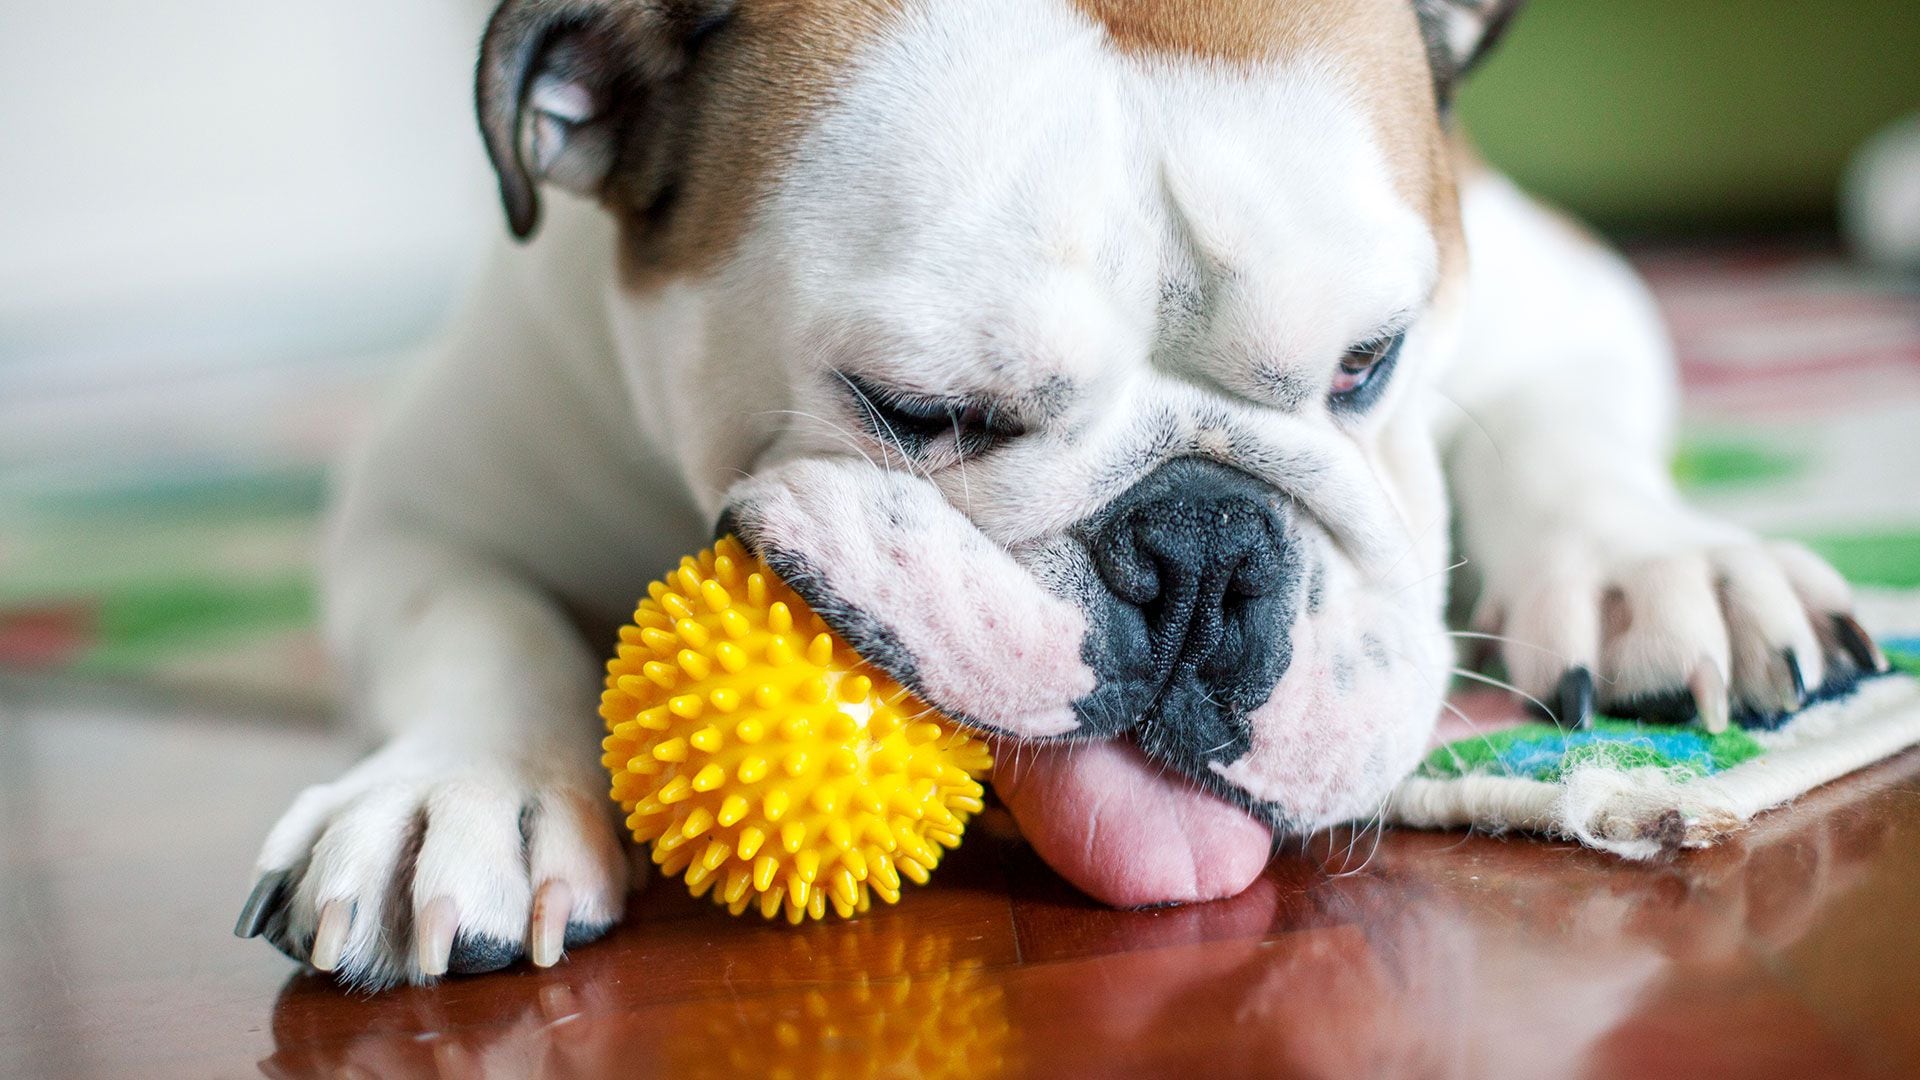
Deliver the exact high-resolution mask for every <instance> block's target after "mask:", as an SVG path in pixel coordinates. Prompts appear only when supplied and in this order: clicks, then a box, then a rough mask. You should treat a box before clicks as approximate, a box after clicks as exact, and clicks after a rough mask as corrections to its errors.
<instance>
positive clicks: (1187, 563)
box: [1089, 460, 1291, 660]
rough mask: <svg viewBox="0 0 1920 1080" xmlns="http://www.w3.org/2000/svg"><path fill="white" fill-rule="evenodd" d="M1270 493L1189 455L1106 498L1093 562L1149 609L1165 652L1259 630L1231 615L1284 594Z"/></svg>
mask: <svg viewBox="0 0 1920 1080" xmlns="http://www.w3.org/2000/svg"><path fill="white" fill-rule="evenodd" d="M1269 495H1270V490H1269V489H1267V488H1266V487H1265V485H1263V484H1261V483H1260V482H1259V481H1257V480H1255V479H1253V478H1252V477H1250V476H1247V475H1246V474H1244V473H1241V472H1238V471H1236V470H1233V469H1229V468H1226V467H1225V466H1221V465H1215V464H1212V463H1210V462H1204V461H1196V460H1182V461H1176V462H1171V463H1169V464H1167V465H1165V466H1162V467H1161V468H1160V469H1158V470H1156V471H1155V472H1154V473H1153V474H1151V475H1149V476H1148V477H1147V478H1146V479H1144V480H1142V481H1140V482H1139V483H1138V484H1136V485H1134V487H1133V488H1131V489H1129V490H1128V491H1127V493H1126V494H1124V495H1122V496H1121V497H1120V498H1119V499H1117V500H1115V502H1114V503H1113V504H1112V505H1111V506H1109V507H1108V510H1107V512H1106V514H1105V515H1104V516H1103V519H1102V520H1101V521H1100V522H1099V523H1098V525H1097V526H1096V527H1095V528H1094V529H1093V531H1092V534H1091V535H1090V537H1089V539H1090V541H1091V543H1090V547H1091V550H1092V554H1093V556H1094V560H1095V564H1096V566H1097V567H1098V569H1099V573H1100V575H1101V577H1102V578H1103V579H1105V582H1106V584H1107V587H1108V588H1109V589H1110V590H1111V591H1112V593H1113V595H1114V596H1115V597H1116V598H1117V599H1119V600H1120V601H1122V602H1124V603H1126V604H1128V605H1131V606H1132V607H1134V608H1137V609H1139V611H1140V613H1141V614H1142V615H1143V616H1144V618H1145V620H1146V623H1147V627H1148V629H1149V633H1150V634H1151V635H1152V636H1153V637H1154V639H1155V640H1156V642H1157V645H1156V648H1155V652H1156V653H1157V654H1159V655H1161V656H1163V657H1167V656H1173V655H1182V656H1186V657H1188V658H1189V659H1190V660H1198V659H1200V658H1203V657H1205V656H1207V655H1209V654H1210V653H1211V652H1213V651H1215V650H1216V649H1218V648H1221V647H1222V646H1223V643H1230V642H1231V641H1237V640H1239V639H1241V638H1246V637H1248V635H1250V634H1255V630H1254V629H1253V628H1247V627H1238V626H1235V625H1229V624H1234V623H1237V622H1239V621H1243V620H1244V619H1246V618H1248V617H1249V616H1248V615H1247V614H1246V613H1247V612H1248V611H1249V610H1250V608H1251V606H1252V605H1255V604H1256V603H1257V602H1258V601H1260V600H1261V599H1262V598H1264V597H1268V596H1272V595H1274V594H1275V593H1278V592H1279V591H1280V590H1281V589H1282V588H1283V587H1284V584H1285V579H1286V577H1287V575H1288V573H1289V572H1290V570H1289V567H1290V565H1291V561H1290V559H1289V558H1288V554H1287V549H1286V547H1285V540H1284V528H1285V527H1284V525H1283V523H1282V522H1281V521H1280V520H1279V519H1278V514H1277V512H1276V510H1275V507H1274V504H1273V501H1272V500H1271V499H1270V498H1268V496H1269ZM1255 636H1257V634H1255ZM1232 651H1239V650H1237V649H1235V650H1232Z"/></svg>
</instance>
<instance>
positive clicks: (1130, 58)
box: [757, 0, 1437, 378]
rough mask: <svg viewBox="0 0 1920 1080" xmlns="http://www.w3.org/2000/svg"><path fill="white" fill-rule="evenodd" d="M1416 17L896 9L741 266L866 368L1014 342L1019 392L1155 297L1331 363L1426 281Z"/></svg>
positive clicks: (1138, 9)
mask: <svg viewBox="0 0 1920 1080" xmlns="http://www.w3.org/2000/svg"><path fill="white" fill-rule="evenodd" d="M1207 8H1218V9H1219V10H1217V11H1215V12H1213V13H1212V14H1209V13H1207V12H1206V11H1204V10H1202V9H1207ZM1368 8H1374V11H1373V14H1374V15H1375V16H1377V17H1379V18H1380V19H1382V20H1384V25H1383V26H1373V25H1369V24H1368V23H1367V22H1366V19H1365V18H1363V17H1362V15H1361V14H1359V13H1363V12H1364V11H1365V10H1366V9H1368ZM1410 10H1411V9H1410V8H1408V7H1406V6H1405V5H1403V4H1397V3H1383V4H1382V5H1380V6H1378V7H1375V5H1372V4H1370V3H1368V2H1366V0H1359V2H1353V0H1344V2H1341V3H1327V4H1316V3H1301V2H1293V3H1272V4H1266V5H1261V6H1260V7H1259V9H1258V10H1255V8H1254V7H1253V6H1251V5H1224V4H1221V5H1212V4H1194V3H1169V4H1164V5H1156V4H1139V3H1129V4H1117V3H1110V2H1108V3H1101V2H1096V0H1084V2H1082V3H1071V2H1068V0H1039V2H1035V0H1007V2H999V0H974V2H969V3H910V4H908V5H906V6H904V7H902V8H900V9H899V10H897V11H895V12H894V13H893V14H892V16H891V17H890V18H888V19H887V20H885V21H884V22H882V23H879V24H876V25H875V27H874V28H873V29H874V32H873V34H872V36H871V37H870V38H869V39H867V40H866V41H864V42H862V43H861V44H860V45H859V47H857V48H856V49H854V50H853V51H851V52H850V53H849V55H848V57H847V60H846V62H845V65H844V67H843V68H842V69H841V73H840V75H841V78H840V83H839V86H838V87H837V88H836V90H835V92H834V94H833V96H832V98H831V100H830V101H829V102H828V103H827V104H826V105H825V107H824V108H823V109H822V111H821V113H820V115H818V116H816V117H814V118H813V123H812V125H811V126H810V128H809V130H808V131H807V133H806V134H805V135H804V136H802V138H801V140H800V142H799V144H798V146H797V148H796V152H795V153H794V154H793V156H792V159H791V161H790V163H789V165H788V167H787V171H786V173H785V175H784V176H783V177H782V178H781V181H780V183H779V185H778V186H777V188H776V189H775V191H774V192H773V193H772V194H771V196H770V198H769V199H768V200H767V202H766V203H765V204H764V206H765V209H766V211H767V212H766V214H765V215H764V217H763V220H762V222H761V224H762V229H761V233H762V235H763V236H764V237H766V238H767V241H766V244H765V246H764V247H762V248H761V250H760V251H759V252H758V253H757V255H758V256H760V257H763V258H771V259H775V260H778V259H780V258H783V257H784V258H787V259H789V260H796V259H797V260H799V261H800V263H801V265H800V266H797V267H795V269H796V270H798V271H800V272H797V273H794V274H792V275H789V279H788V280H789V283H799V287H800V288H802V289H812V290H814V291H815V293H816V294H817V295H815V296H813V297H811V300H812V301H814V302H813V303H810V304H809V303H808V298H802V299H801V303H802V304H803V305H807V306H809V307H810V308H811V309H813V310H815V311H832V312H838V313H841V314H842V315H843V316H844V317H843V318H842V320H841V323H842V325H841V326H840V329H842V330H844V331H845V337H846V340H847V341H849V342H860V343H862V347H864V348H867V349H879V350H887V349H897V350H899V351H901V352H907V353H912V354H914V355H917V356H921V357H928V356H929V355H930V353H932V352H935V351H938V350H940V349H943V348H946V349H952V350H953V351H954V353H955V354H956V355H955V357H954V358H953V359H954V362H955V363H966V362H970V361H976V362H985V363H991V358H992V356H993V354H994V351H995V345H996V343H995V342H992V341H981V340H971V339H970V337H978V336H979V335H981V334H987V335H991V334H994V333H1003V332H1006V331H1009V330H1012V329H1015V328H1024V330H1023V332H1022V333H1021V334H1020V338H1021V340H1020V341H1018V342H1013V343H1004V344H1005V345H1006V349H1007V351H1009V352H1012V351H1019V352H1021V353H1022V354H1023V355H1021V356H1019V357H1017V358H1012V357H1010V358H1009V359H1016V360H1017V363H1018V364H1019V365H1021V366H1023V367H1025V368H1026V369H1027V370H1026V372H1025V376H1026V377H1031V376H1032V374H1033V371H1032V365H1033V364H1034V363H1035V361H1036V359H1038V360H1041V361H1043V362H1046V361H1050V362H1051V364H1052V366H1055V367H1057V368H1059V369H1060V370H1059V374H1061V375H1063V376H1066V377H1070V378H1071V377H1075V376H1078V375H1082V374H1085V372H1086V371H1087V370H1089V369H1093V368H1097V367H1099V366H1100V357H1101V356H1103V355H1107V354H1109V353H1110V352H1111V351H1112V350H1111V349H1109V348H1107V346H1109V345H1114V344H1116V343H1114V342H1111V341H1103V340H1102V336H1103V335H1107V336H1111V335H1127V334H1129V333H1132V334H1137V335H1140V336H1143V337H1144V336H1146V335H1150V334H1151V333H1152V328H1151V326H1150V325H1148V324H1150V323H1151V322H1152V321H1153V319H1154V314H1155V311H1156V307H1157V301H1158V299H1159V297H1160V295H1161V294H1162V293H1163V292H1164V291H1165V290H1166V289H1167V288H1169V282H1170V281H1181V282H1186V283H1196V282H1197V283H1199V286H1196V288H1199V287H1201V286H1204V287H1205V288H1206V290H1207V291H1209V292H1216V293H1219V294H1221V296H1224V297H1226V298H1227V299H1226V300H1225V301H1223V300H1222V299H1221V296H1210V297H1208V299H1207V302H1208V303H1210V304H1211V303H1229V304H1230V303H1231V297H1232V295H1233V294H1236V293H1237V294H1241V295H1243V296H1245V297H1247V298H1248V299H1247V300H1246V303H1245V304H1244V305H1243V306H1246V307H1248V308H1250V309H1255V310H1256V312H1257V314H1254V315H1250V316H1249V317H1252V318H1257V319H1259V320H1260V321H1263V322H1267V323H1270V325H1266V326H1260V327H1251V326H1249V327H1247V328H1246V330H1245V332H1246V333H1247V334H1248V335H1250V336H1259V337H1264V338H1268V339H1271V340H1284V341H1285V342H1286V343H1287V344H1288V346H1289V348H1290V349H1297V350H1299V351H1300V352H1301V354H1302V355H1303V356H1305V355H1314V354H1324V353H1325V352H1326V351H1328V350H1333V351H1334V353H1335V354H1336V355H1337V352H1338V350H1339V349H1342V348H1344V347H1346V346H1347V345H1349V344H1351V343H1352V342H1353V341H1355V340H1361V339H1363V338H1364V336H1365V335H1366V334H1367V333H1368V332H1370V331H1373V330H1377V329H1378V326H1379V323H1380V321H1381V320H1382V319H1383V318H1384V317H1387V316H1390V315H1392V314H1393V313H1394V312H1395V311H1396V310H1405V309H1412V308H1415V307H1417V306H1418V305H1419V304H1420V303H1421V302H1422V301H1424V299H1425V298H1426V295H1427V294H1428V293H1429V292H1430V291H1431V289H1432V287H1433V284H1434V281H1433V278H1434V274H1435V265H1436V261H1437V256H1436V250H1435V239H1434V237H1435V232H1436V229H1435V227H1434V222H1433V220H1432V217H1431V213H1430V210H1431V207H1432V205H1433V198H1432V188H1433V186H1434V184H1435V183H1436V179H1435V176H1434V174H1433V170H1432V167H1431V157H1430V155H1429V150H1430V147H1429V146H1428V145H1427V143H1428V142H1429V141H1431V140H1432V139H1433V138H1435V133H1436V131H1437V124H1436V123H1435V121H1434V119H1433V116H1432V111H1433V107H1432V105H1431V101H1430V94H1431V91H1430V90H1428V89H1427V85H1428V84H1427V81H1426V79H1427V76H1426V74H1425V72H1424V70H1423V68H1422V65H1423V64H1424V59H1423V57H1424V53H1423V52H1422V48H1421V46H1420V44H1419V39H1418V33H1417V28H1416V26H1415V24H1414V21H1413V18H1412V16H1411V14H1410ZM1394 65H1399V67H1400V68H1404V70H1401V71H1398V73H1396V70H1395V66H1394ZM1396 95H1399V97H1398V98H1396ZM1409 115H1410V117H1411V118H1409ZM1423 118H1424V126H1423V123H1422V119H1423ZM1183 287H1184V286H1183ZM963 327H970V328H972V329H971V330H970V331H969V330H966V329H963ZM1095 328H1097V329H1095ZM890 331H891V332H890ZM912 337H917V338H919V340H899V339H900V338H912ZM1321 337H1324V338H1325V340H1319V338H1321ZM1035 354H1039V355H1038V356H1037V357H1036V355H1035ZM1276 359H1279V360H1284V359H1285V358H1284V357H1278V358H1276Z"/></svg>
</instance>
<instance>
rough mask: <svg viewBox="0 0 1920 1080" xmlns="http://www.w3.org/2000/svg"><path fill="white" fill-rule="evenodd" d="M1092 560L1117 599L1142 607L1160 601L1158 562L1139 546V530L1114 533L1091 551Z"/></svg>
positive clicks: (1157, 559)
mask: <svg viewBox="0 0 1920 1080" xmlns="http://www.w3.org/2000/svg"><path fill="white" fill-rule="evenodd" d="M1094 559H1095V561H1096V563H1097V564H1098V565H1099V569H1100V576H1101V577H1103V578H1105V579H1106V582H1107V587H1108V588H1110V589H1112V590H1113V592H1114V595H1116V596H1118V597H1119V598H1120V599H1122V600H1125V601H1126V602H1127V603H1129V604H1132V605H1134V606H1135V607H1143V606H1145V605H1147V604H1151V603H1153V602H1154V601H1155V600H1158V599H1159V598H1160V590H1161V574H1160V560H1159V557H1158V556H1157V555H1155V554H1154V552H1153V549H1152V547H1151V546H1150V545H1148V544H1146V543H1143V542H1142V538H1141V537H1140V535H1139V532H1138V530H1136V529H1134V528H1130V527H1123V528H1119V529H1115V530H1113V531H1112V533H1111V535H1110V536H1109V537H1108V538H1107V540H1106V542H1104V543H1101V544H1098V545H1096V546H1095V547H1094Z"/></svg>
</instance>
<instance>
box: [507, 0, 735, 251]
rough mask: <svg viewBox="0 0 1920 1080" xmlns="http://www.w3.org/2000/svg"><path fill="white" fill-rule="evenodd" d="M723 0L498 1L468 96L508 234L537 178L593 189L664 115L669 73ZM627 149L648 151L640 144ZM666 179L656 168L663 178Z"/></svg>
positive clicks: (517, 231)
mask: <svg viewBox="0 0 1920 1080" xmlns="http://www.w3.org/2000/svg"><path fill="white" fill-rule="evenodd" d="M729 7H730V4H729V2H728V0H505V2H504V3H502V4H501V5H500V7H499V8H498V9H496V10H495V11H494V13H493V18H492V19H491V20H489V21H488V23H487V32H486V36H485V37H484V38H483V39H482V41H481V43H480V64H479V70H478V71H477V72H476V75H475V84H476V85H475V99H476V104H477V107H478V110H479V114H480V115H479V119H480V133H481V135H482V136H483V137H484V138H485V139H486V143H487V156H488V157H490V158H491V159H492V160H493V168H494V171H495V172H496V173H497V174H498V175H499V178H500V199H501V201H502V202H503V203H504V204H505V206H506V211H507V222H508V224H509V225H510V226H511V227H512V229H513V233H514V235H515V236H517V237H520V238H521V239H525V238H526V237H528V236H530V235H532V233H533V230H534V226H535V225H536V224H537V223H538V222H539V218H540V196H539V190H538V189H539V184H540V183H541V182H542V181H547V182H551V183H553V184H555V185H557V186H559V187H562V188H565V189H567V190H570V191H574V192H579V193H581V194H594V193H596V192H598V191H600V190H601V188H602V186H603V185H604V184H605V182H606V180H607V177H608V175H609V173H610V172H611V171H612V170H613V169H614V168H615V167H616V166H619V165H621V163H622V162H623V160H624V159H626V158H628V157H630V156H636V155H635V148H634V147H631V146H629V145H628V144H629V143H631V142H632V141H634V140H636V139H646V138H649V137H650V136H651V135H652V134H654V131H653V129H656V128H658V127H661V126H663V124H665V123H668V122H670V121H671V117H672V113H673V107H674V106H675V105H677V104H678V103H679V99H680V97H681V96H682V95H681V94H680V93H679V89H680V87H679V83H680V82H681V80H682V76H683V75H684V74H685V72H686V71H687V68H688V66H689V64H690V62H691V60H692V58H693V55H694V52H695V50H696V49H697V48H698V47H699V44H700V42H701V40H702V39H704V38H705V37H706V36H707V35H708V34H709V33H711V32H712V31H713V30H714V29H715V28H716V27H718V26H719V25H720V24H721V22H723V21H724V20H725V18H726V16H727V13H728V9H729ZM638 156H641V157H644V158H648V159H653V160H652V161H651V162H650V165H652V164H657V159H658V155H657V154H654V153H651V152H648V151H646V150H644V149H642V150H640V151H639V154H638ZM669 182H670V181H668V180H667V179H666V178H664V177H662V178H661V180H660V183H661V185H662V186H663V187H664V186H666V185H667V184H668V183H669Z"/></svg>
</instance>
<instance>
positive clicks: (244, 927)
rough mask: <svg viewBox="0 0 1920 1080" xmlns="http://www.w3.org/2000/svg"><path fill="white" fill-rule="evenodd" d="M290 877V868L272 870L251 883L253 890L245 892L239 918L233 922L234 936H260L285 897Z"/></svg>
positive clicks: (291, 874)
mask: <svg viewBox="0 0 1920 1080" xmlns="http://www.w3.org/2000/svg"><path fill="white" fill-rule="evenodd" d="M292 878H293V871H291V870H273V871H270V872H268V873H265V874H262V875H260V880H259V881H256V882H254V883H253V891H252V892H250V893H248V894H247V902H246V903H244V904H242V905H240V918H239V919H238V920H237V921H236V922H235V923H234V924H233V934H234V936H235V937H243V938H251V937H259V936H260V931H262V930H265V929H266V928H267V920H268V919H271V918H273V913H274V912H275V911H276V910H278V909H279V907H280V902H281V901H282V900H283V899H285V897H286V891H287V882H288V881H290V880H292Z"/></svg>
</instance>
